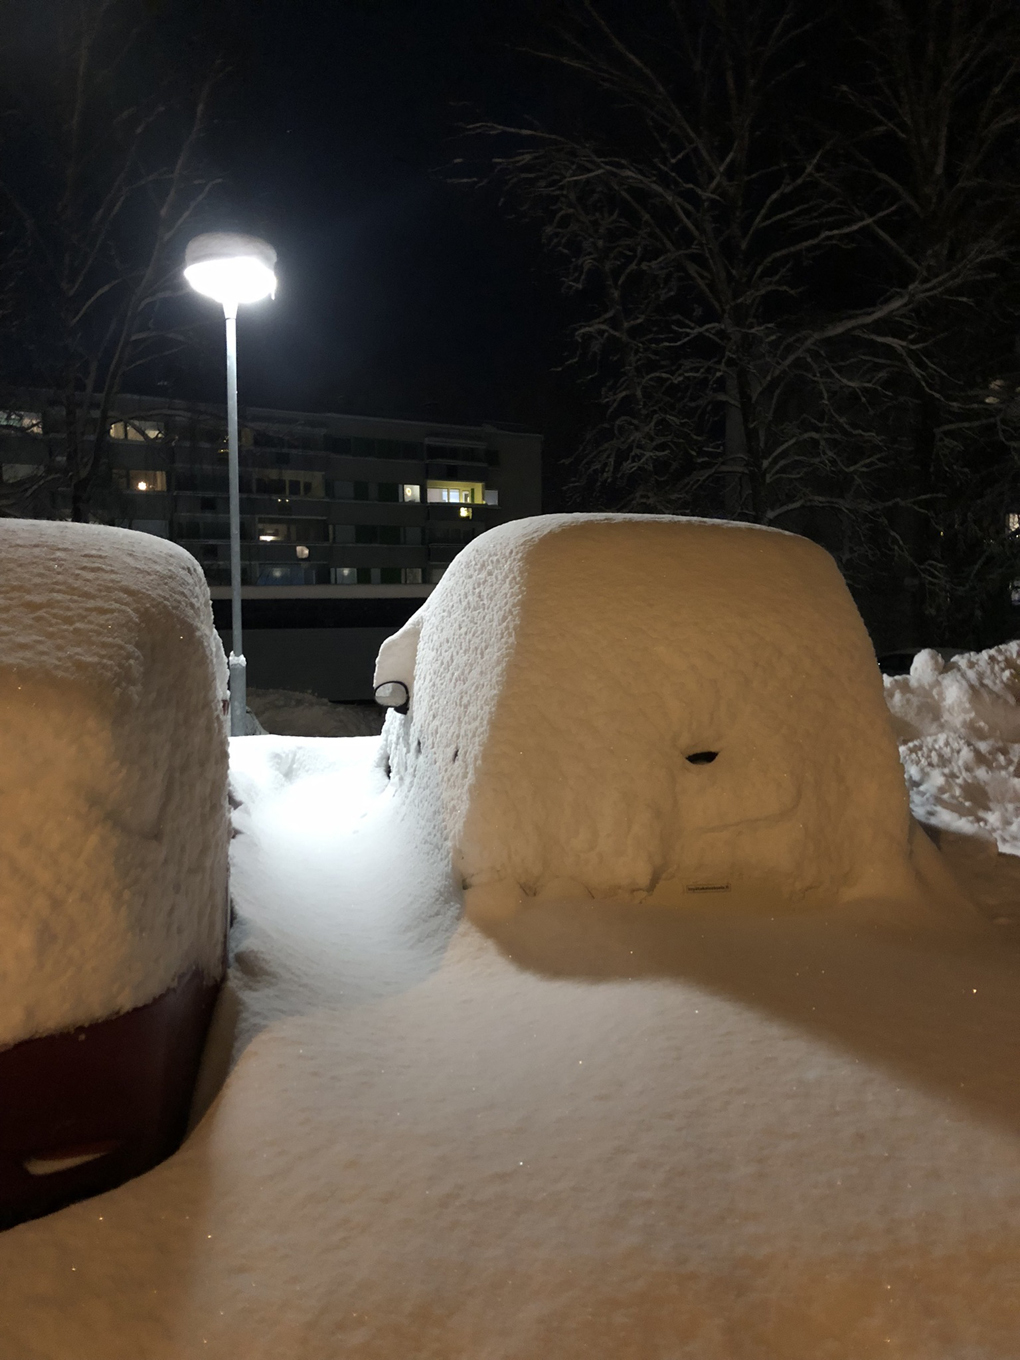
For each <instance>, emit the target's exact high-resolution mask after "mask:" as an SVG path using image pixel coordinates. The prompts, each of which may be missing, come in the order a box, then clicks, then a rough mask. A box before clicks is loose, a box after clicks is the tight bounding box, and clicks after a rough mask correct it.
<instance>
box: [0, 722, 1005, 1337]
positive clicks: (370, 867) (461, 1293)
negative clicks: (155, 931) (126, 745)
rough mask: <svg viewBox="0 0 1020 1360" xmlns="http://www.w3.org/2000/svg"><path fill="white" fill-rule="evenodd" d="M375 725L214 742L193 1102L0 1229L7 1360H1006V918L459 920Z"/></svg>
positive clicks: (564, 910)
mask: <svg viewBox="0 0 1020 1360" xmlns="http://www.w3.org/2000/svg"><path fill="white" fill-rule="evenodd" d="M377 749H378V744H377V740H376V739H374V738H367V737H366V738H352V739H318V740H317V739H301V738H279V737H253V738H243V739H240V740H239V741H235V742H234V743H233V752H232V765H233V775H234V784H235V789H236V791H237V792H238V794H239V795H240V796H241V797H243V798H244V800H245V806H244V807H242V808H241V809H239V810H238V813H237V814H236V815H235V820H236V822H237V825H238V829H239V831H240V833H241V834H239V835H238V836H237V837H236V839H235V840H234V843H233V850H234V870H233V886H234V894H235V898H236V902H237V907H238V921H237V924H236V928H235V954H234V963H233V967H232V970H231V974H230V979H229V982H228V985H227V988H226V990H225V993H224V996H223V1000H222V1003H221V1006H220V1009H219V1013H218V1017H217V1028H216V1033H215V1035H214V1040H213V1042H212V1044H211V1045H210V1060H209V1063H208V1066H207V1070H206V1074H205V1080H206V1083H207V1088H208V1098H211V1099H212V1104H211V1106H210V1108H209V1109H208V1111H207V1113H206V1114H205V1116H204V1118H203V1119H202V1120H201V1122H200V1123H199V1125H198V1127H197V1128H196V1129H195V1131H194V1133H193V1134H192V1136H191V1137H190V1138H189V1139H188V1141H187V1142H186V1143H185V1145H184V1147H182V1149H181V1150H180V1151H179V1152H178V1153H177V1154H176V1155H175V1156H174V1157H172V1158H171V1159H170V1160H169V1161H168V1162H166V1163H164V1164H163V1165H162V1166H160V1167H157V1168H156V1169H155V1170H154V1171H152V1172H150V1173H149V1174H148V1175H146V1176H143V1177H141V1178H140V1179H138V1180H136V1181H133V1182H131V1183H129V1184H127V1185H125V1186H122V1187H120V1188H119V1189H118V1190H116V1191H113V1192H111V1193H109V1194H106V1195H103V1196H101V1197H99V1198H96V1199H93V1200H89V1201H86V1202H84V1203H81V1204H78V1205H74V1206H72V1207H71V1208H69V1209H66V1210H64V1211H62V1212H61V1213H59V1214H55V1215H53V1216H51V1217H49V1218H47V1219H43V1220H39V1221H36V1222H33V1223H28V1224H24V1225H22V1226H20V1227H18V1228H16V1229H13V1230H11V1231H9V1232H7V1233H5V1234H0V1356H2V1357H3V1360H143V1358H144V1360H164V1358H165V1360H191V1357H198V1356H203V1357H206V1356H207V1357H219V1358H220V1360H237V1357H244V1358H245V1360H270V1358H272V1360H284V1358H286V1360H334V1357H340V1356H343V1357H345V1360H346V1358H347V1357H356V1358H357V1360H384V1358H385V1360H408V1358H409V1357H414V1358H415V1360H539V1358H540V1357H541V1358H542V1360H545V1358H546V1357H556V1358H557V1360H575V1358H576V1360H580V1357H582V1356H583V1357H591V1356H598V1357H607V1358H611V1360H679V1358H680V1357H683V1358H684V1360H687V1358H688V1357H689V1360H723V1358H724V1357H725V1360H752V1358H753V1360H763V1358H767V1360H772V1358H773V1357H774V1360H844V1358H845V1360H871V1357H875V1356H894V1357H897V1358H898V1360H961V1357H963V1356H965V1355H967V1356H970V1355H973V1356H979V1355H980V1356H981V1357H1002V1358H1003V1360H1006V1358H1007V1357H1009V1358H1010V1360H1013V1358H1014V1357H1015V1356H1016V1354H1017V1340H1016V1338H1017V1321H1016V1320H1017V1317H1018V1316H1020V1083H1018V1082H1017V1079H1016V1074H1017V1068H1018V1061H1020V986H1018V982H1020V939H1018V938H1017V937H1018V936H1020V931H1018V930H1017V929H1016V928H1015V927H1010V926H1007V927H995V926H992V925H990V924H986V923H985V922H984V921H983V920H981V919H976V918H975V919H972V918H969V917H967V918H963V917H961V918H960V919H959V920H958V921H957V920H952V921H948V922H947V921H945V920H936V919H935V918H934V917H933V921H932V924H931V927H930V928H925V927H916V928H912V929H907V928H906V927H895V926H888V927H880V926H877V925H868V924H866V923H864V922H862V921H856V922H855V921H853V920H851V919H849V918H848V919H845V920H842V921H838V920H831V919H823V918H820V917H817V916H812V917H795V916H791V917H778V918H775V919H772V918H768V917H759V918H749V917H744V918H742V919H739V918H736V917H733V916H727V915H726V914H725V913H720V912H718V911H715V912H709V911H705V912H700V913H697V914H693V913H692V914H686V913H684V914H681V913H675V912H666V911H658V912H655V911H641V910H639V909H629V910H628V911H626V912H623V911H620V910H614V909H613V908H611V907H609V906H607V905H604V904H591V905H588V904H586V905H584V906H578V904H576V903H575V904H572V905H567V904H564V905H562V906H560V907H557V906H556V905H555V904H543V905H542V907H541V908H535V909H534V910H532V911H531V912H528V913H526V914H525V915H524V916H523V917H521V918H519V919H518V920H517V921H516V922H514V923H513V924H512V925H510V926H508V927H506V928H505V929H504V931H503V934H502V936H501V938H499V939H494V938H488V937H486V936H485V935H483V934H481V933H480V932H479V931H478V930H476V929H475V928H474V927H472V926H470V925H467V924H465V923H460V922H458V919H457V903H456V898H455V894H454V892H453V889H452V886H451V883H450V880H449V874H448V870H447V867H446V865H445V862H444V858H443V855H442V853H441V851H440V849H439V847H438V846H436V845H434V844H431V843H430V841H429V838H428V835H427V834H426V832H425V830H424V829H423V828H421V827H417V826H415V825H414V824H413V822H412V821H410V820H408V819H406V818H403V819H402V818H401V817H400V816H399V815H398V813H397V810H396V809H395V807H394V806H393V804H392V803H391V801H390V799H389V798H388V795H387V792H386V783H385V776H384V774H383V773H382V771H381V770H380V769H379V768H378V766H377V765H376V763H375V757H376V752H377ZM979 858H980V865H981V874H983V879H982V882H983V883H984V889H983V891H984V893H985V896H986V898H988V900H991V899H992V898H994V897H995V893H996V892H998V893H999V898H998V899H996V900H998V901H999V903H1000V906H1001V900H1002V899H1010V893H1009V891H1007V890H1005V889H1004V888H1003V882H1004V880H1003V879H1002V877H1001V875H1000V874H999V873H998V868H997V864H998V861H997V860H993V859H991V858H989V856H988V854H983V857H980V856H979ZM999 858H1002V859H1004V858H1005V857H999ZM956 862H957V863H958V864H959V865H962V866H963V871H964V872H968V865H970V864H971V861H970V860H968V858H967V855H966V854H960V855H957V857H956ZM975 862H976V861H975ZM1010 863H1011V864H1012V863H1015V861H1010ZM224 1076H225V1080H224V1084H223V1086H222V1090H220V1091H219V1094H218V1095H215V1094H214V1088H215V1087H216V1086H217V1085H218V1083H219V1081H220V1080H221V1079H223V1078H224Z"/></svg>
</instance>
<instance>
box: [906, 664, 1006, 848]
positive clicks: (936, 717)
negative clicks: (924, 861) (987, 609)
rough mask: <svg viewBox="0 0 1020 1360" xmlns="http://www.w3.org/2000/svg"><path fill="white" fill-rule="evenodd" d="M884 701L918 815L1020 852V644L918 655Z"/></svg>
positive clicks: (920, 817)
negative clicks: (949, 655)
mask: <svg viewBox="0 0 1020 1360" xmlns="http://www.w3.org/2000/svg"><path fill="white" fill-rule="evenodd" d="M885 696H886V702H887V703H888V705H889V709H890V711H891V713H892V716H893V724H894V728H895V731H896V735H897V737H898V738H899V741H900V756H901V758H902V760H903V766H904V769H905V771H906V776H907V784H908V787H909V790H910V800H911V806H912V807H913V810H914V814H915V816H916V817H918V818H919V819H920V820H921V821H923V822H926V823H928V824H930V825H931V826H935V827H939V828H940V829H942V830H944V831H955V832H959V833H961V834H963V835H971V836H973V835H978V836H980V837H982V838H983V839H985V840H991V841H994V842H995V844H996V846H997V847H998V849H999V851H1000V852H1001V853H1003V854H1009V855H1020V774H1018V772H1020V642H1005V643H1002V644H1001V646H998V647H991V648H989V649H988V650H987V651H984V652H965V653H961V654H960V655H958V656H955V657H953V659H952V660H951V661H949V662H947V661H945V660H944V659H943V658H942V656H940V654H939V653H938V652H936V651H933V650H930V649H929V650H926V651H923V652H918V654H917V656H916V657H915V658H914V662H913V665H912V666H911V668H910V674H909V675H896V676H887V677H886V680H885Z"/></svg>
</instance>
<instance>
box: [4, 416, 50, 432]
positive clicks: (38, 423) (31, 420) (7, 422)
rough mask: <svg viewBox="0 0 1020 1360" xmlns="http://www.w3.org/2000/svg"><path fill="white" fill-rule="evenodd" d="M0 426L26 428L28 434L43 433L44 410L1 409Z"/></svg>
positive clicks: (12, 428) (16, 428) (15, 428)
mask: <svg viewBox="0 0 1020 1360" xmlns="http://www.w3.org/2000/svg"><path fill="white" fill-rule="evenodd" d="M0 426H3V428H4V429H8V430H24V432H25V433H26V434H42V412H41V411H0Z"/></svg>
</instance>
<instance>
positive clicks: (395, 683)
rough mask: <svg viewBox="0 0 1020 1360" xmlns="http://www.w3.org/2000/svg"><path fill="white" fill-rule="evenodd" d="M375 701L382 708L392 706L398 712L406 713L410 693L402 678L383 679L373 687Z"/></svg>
mask: <svg viewBox="0 0 1020 1360" xmlns="http://www.w3.org/2000/svg"><path fill="white" fill-rule="evenodd" d="M375 701H376V703H377V704H379V705H380V706H381V707H382V708H393V709H396V711H397V712H398V713H406V712H407V708H408V705H409V704H410V702H411V694H410V691H409V690H408V688H407V686H406V685H405V684H404V682H403V681H402V680H385V681H383V683H382V684H381V685H376V687H375Z"/></svg>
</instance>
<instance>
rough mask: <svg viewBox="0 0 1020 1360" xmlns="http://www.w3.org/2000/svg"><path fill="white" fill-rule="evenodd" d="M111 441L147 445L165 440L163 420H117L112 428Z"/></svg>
mask: <svg viewBox="0 0 1020 1360" xmlns="http://www.w3.org/2000/svg"><path fill="white" fill-rule="evenodd" d="M110 438H111V439H129V440H131V441H132V442H133V443H139V444H145V443H149V442H151V441H152V440H154V439H162V438H163V422H162V421H161V420H115V421H114V422H113V424H112V425H111V426H110Z"/></svg>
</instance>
